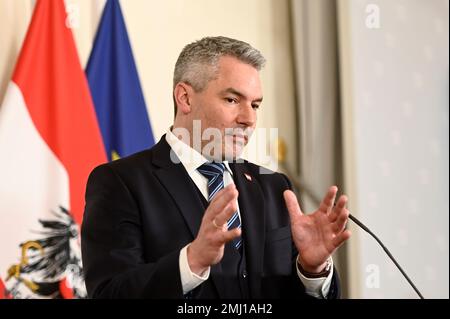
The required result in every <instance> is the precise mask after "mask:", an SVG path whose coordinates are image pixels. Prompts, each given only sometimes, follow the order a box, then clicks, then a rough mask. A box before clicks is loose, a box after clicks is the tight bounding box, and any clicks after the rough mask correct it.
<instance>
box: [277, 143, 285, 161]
mask: <svg viewBox="0 0 450 319" xmlns="http://www.w3.org/2000/svg"><path fill="white" fill-rule="evenodd" d="M277 143H278V163H284V162H285V161H286V153H287V149H286V143H285V142H284V140H283V139H282V138H281V137H280V138H278V140H277Z"/></svg>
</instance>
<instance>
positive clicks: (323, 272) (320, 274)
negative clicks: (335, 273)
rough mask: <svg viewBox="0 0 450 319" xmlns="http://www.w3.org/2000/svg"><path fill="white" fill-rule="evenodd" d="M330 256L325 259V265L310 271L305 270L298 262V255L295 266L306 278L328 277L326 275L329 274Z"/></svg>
mask: <svg viewBox="0 0 450 319" xmlns="http://www.w3.org/2000/svg"><path fill="white" fill-rule="evenodd" d="M331 265H332V262H331V257H329V258H328V259H327V261H326V262H325V265H324V266H323V267H321V270H319V271H318V272H310V271H306V270H305V269H304V268H303V267H302V264H301V263H300V255H299V256H298V257H297V267H298V270H299V271H300V272H301V274H302V275H303V276H305V277H307V278H323V277H328V275H329V274H330V271H331Z"/></svg>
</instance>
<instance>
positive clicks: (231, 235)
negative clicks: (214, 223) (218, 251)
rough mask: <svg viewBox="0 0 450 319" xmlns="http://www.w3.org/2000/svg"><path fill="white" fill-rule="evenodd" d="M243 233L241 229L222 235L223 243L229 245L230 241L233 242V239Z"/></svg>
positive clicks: (228, 231) (234, 229) (231, 230)
mask: <svg viewBox="0 0 450 319" xmlns="http://www.w3.org/2000/svg"><path fill="white" fill-rule="evenodd" d="M241 233H242V230H241V228H239V227H237V228H233V229H230V230H227V231H225V232H223V233H222V242H223V243H224V244H225V243H228V242H229V241H232V240H233V239H235V238H237V237H239V236H241Z"/></svg>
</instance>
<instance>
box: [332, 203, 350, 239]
mask: <svg viewBox="0 0 450 319" xmlns="http://www.w3.org/2000/svg"><path fill="white" fill-rule="evenodd" d="M349 214H350V212H349V211H348V210H347V209H343V210H342V212H341V213H340V214H339V216H338V217H337V219H336V221H335V222H334V223H333V231H334V232H335V233H337V234H339V233H340V232H342V231H343V230H344V228H345V226H346V225H347V221H348V215H349Z"/></svg>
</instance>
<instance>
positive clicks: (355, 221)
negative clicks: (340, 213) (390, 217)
mask: <svg viewBox="0 0 450 319" xmlns="http://www.w3.org/2000/svg"><path fill="white" fill-rule="evenodd" d="M348 218H350V219H351V220H352V221H353V222H354V223H355V224H356V225H358V226H359V227H361V228H362V229H363V230H365V231H366V232H367V233H368V234H369V235H370V236H372V237H373V238H374V239H375V240H376V241H377V243H378V244H380V246H381V248H383V250H384V251H385V252H386V254H387V255H388V256H389V258H390V259H391V260H392V261H393V262H394V264H395V266H397V268H398V270H400V272H401V273H402V275H403V276H404V277H405V278H406V280H407V281H408V283H409V284H410V285H411V287H413V289H414V291H415V292H416V293H417V294H418V295H419V297H420V299H424V297H423V295H422V294H421V293H420V291H419V289H417V287H416V285H414V283H413V282H412V280H411V279H409V277H408V275H407V274H406V272H405V271H404V270H403V268H402V267H401V266H400V265H399V263H398V262H397V260H395V258H394V256H392V254H391V252H390V251H389V249H387V248H386V246H385V245H384V244H383V243H382V242H381V240H380V239H379V238H378V237H377V236H376V235H375V234H374V233H372V231H371V230H370V229H369V228H367V227H366V226H365V225H364V224H363V223H361V222H360V221H359V220H358V219H357V218H356V217H355V216H353V215H352V214H349V215H348Z"/></svg>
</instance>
